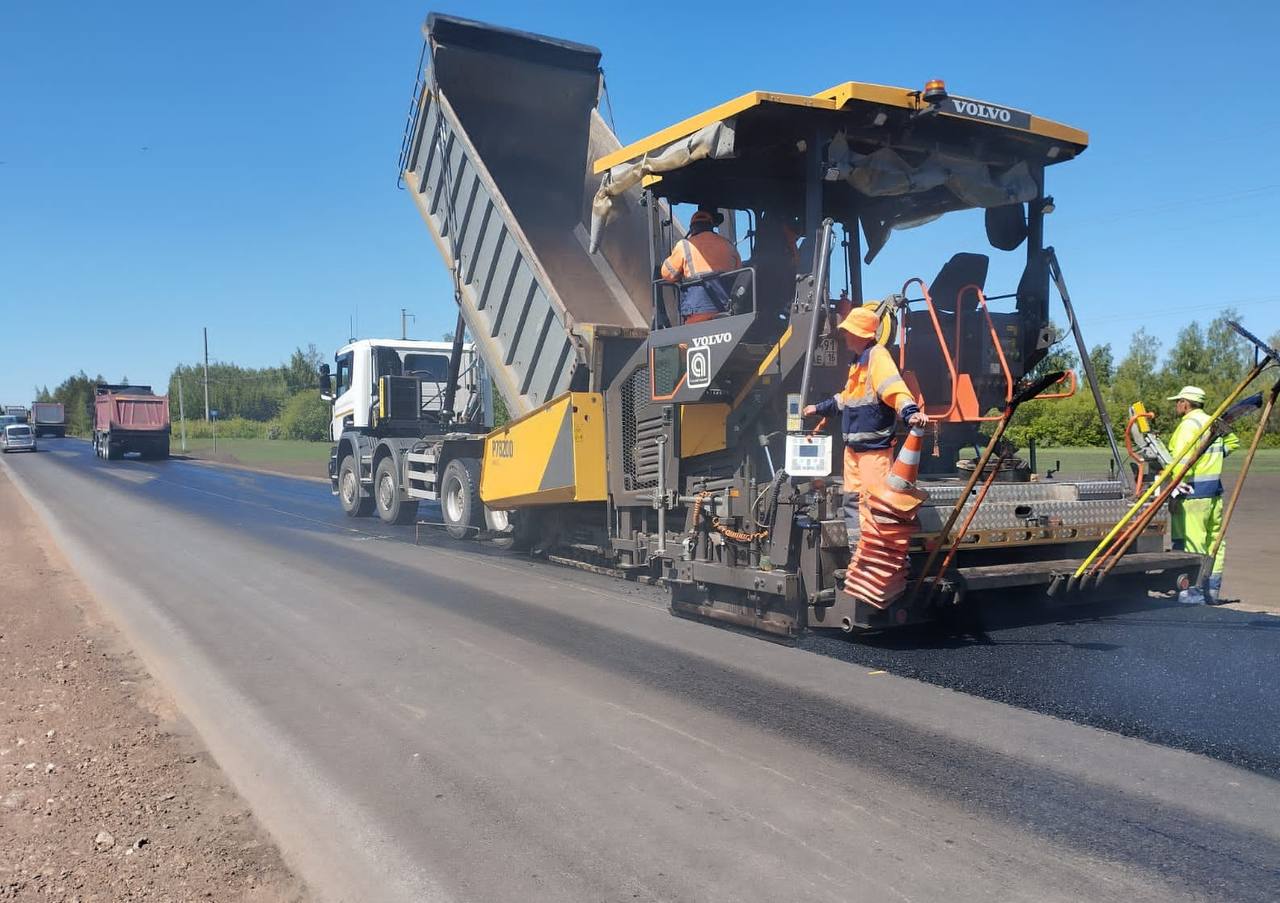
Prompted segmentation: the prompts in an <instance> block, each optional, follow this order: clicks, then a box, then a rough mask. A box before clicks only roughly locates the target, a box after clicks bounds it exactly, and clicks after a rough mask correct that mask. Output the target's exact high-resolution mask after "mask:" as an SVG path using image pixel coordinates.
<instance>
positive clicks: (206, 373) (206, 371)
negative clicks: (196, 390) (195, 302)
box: [204, 326, 209, 421]
mask: <svg viewBox="0 0 1280 903" xmlns="http://www.w3.org/2000/svg"><path fill="white" fill-rule="evenodd" d="M204 419H205V420H206V421H208V419H209V327H208V326H206V327H205V328H204Z"/></svg>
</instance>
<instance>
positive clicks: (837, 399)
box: [831, 392, 844, 411]
mask: <svg viewBox="0 0 1280 903" xmlns="http://www.w3.org/2000/svg"><path fill="white" fill-rule="evenodd" d="M831 400H832V401H834V402H835V403H836V410H837V411H843V410H844V399H843V398H841V397H840V393H839V392H837V393H836V394H835V395H832V396H831Z"/></svg>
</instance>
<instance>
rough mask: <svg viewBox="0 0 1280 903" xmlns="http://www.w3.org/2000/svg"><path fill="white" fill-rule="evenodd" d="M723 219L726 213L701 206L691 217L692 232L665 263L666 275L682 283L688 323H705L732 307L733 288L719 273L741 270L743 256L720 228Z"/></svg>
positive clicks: (682, 306) (683, 308)
mask: <svg viewBox="0 0 1280 903" xmlns="http://www.w3.org/2000/svg"><path fill="white" fill-rule="evenodd" d="M722 222H724V214H722V213H720V212H718V211H711V210H704V209H702V208H698V212H697V213H695V214H694V215H693V217H692V218H691V219H690V220H689V232H688V234H687V235H685V237H684V238H682V239H680V240H679V241H678V242H676V246H675V247H674V248H672V249H671V255H670V256H669V257H668V258H667V259H666V260H665V261H664V262H663V264H662V278H663V279H665V280H666V281H667V282H675V283H677V284H679V285H680V317H681V319H682V320H683V321H684V322H685V323H701V322H703V321H704V320H711V319H714V318H715V317H718V316H720V315H721V314H723V313H727V312H728V310H729V291H728V289H727V288H726V287H725V286H724V285H723V284H722V283H721V282H720V280H719V279H717V278H715V274H716V273H723V272H726V271H728V270H736V269H738V268H739V267H741V266H742V258H741V257H740V256H739V255H738V249H737V248H735V247H734V246H733V243H732V242H730V241H729V239H727V238H725V237H724V236H723V235H721V234H720V233H719V232H717V231H716V226H718V225H720V223H722ZM708 277H710V278H708Z"/></svg>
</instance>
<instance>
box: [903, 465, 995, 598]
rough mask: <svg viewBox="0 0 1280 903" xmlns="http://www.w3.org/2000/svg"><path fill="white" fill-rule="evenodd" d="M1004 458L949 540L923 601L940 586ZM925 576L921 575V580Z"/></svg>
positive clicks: (993, 482) (993, 468) (993, 470)
mask: <svg viewBox="0 0 1280 903" xmlns="http://www.w3.org/2000/svg"><path fill="white" fill-rule="evenodd" d="M1004 461H1005V456H1002V457H1001V458H999V459H998V460H997V461H996V464H995V466H994V467H992V468H991V473H990V474H989V475H988V476H987V478H986V480H984V481H983V483H982V489H980V490H978V497H977V498H975V499H974V500H973V505H972V506H971V507H970V508H969V513H968V514H967V515H966V516H965V519H964V523H963V524H961V525H960V529H959V530H957V531H956V535H955V538H954V539H952V540H951V547H950V548H949V549H947V557H946V558H943V559H942V564H940V565H938V571H937V573H936V574H934V575H933V583H932V584H931V585H930V588H929V595H928V596H926V597H925V601H928V600H929V599H932V598H933V596H934V594H935V593H937V591H938V587H939V586H940V585H941V584H942V575H943V574H945V573H946V572H947V568H949V567H951V562H952V561H953V560H954V559H955V557H956V552H958V551H959V550H960V543H962V542H964V538H965V536H966V535H967V534H968V532H969V527H970V526H971V525H972V524H973V519H974V518H975V517H977V516H978V509H979V508H981V507H982V503H983V502H985V501H986V500H987V493H988V492H990V491H991V487H992V486H993V485H995V482H996V480H997V479H998V478H999V476H1000V468H1001V467H1002V466H1003V464H1004ZM927 576H928V575H927V574H923V573H922V574H921V575H920V577H921V579H922V580H923V579H924V578H925V577H927Z"/></svg>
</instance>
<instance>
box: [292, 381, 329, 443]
mask: <svg viewBox="0 0 1280 903" xmlns="http://www.w3.org/2000/svg"><path fill="white" fill-rule="evenodd" d="M280 434H281V435H282V436H283V437H284V438H285V439H313V440H321V439H328V438H329V405H328V403H327V402H325V401H322V400H321V398H320V395H319V393H317V392H316V391H314V390H312V389H304V390H303V391H301V392H299V393H297V394H296V395H294V396H293V397H292V398H290V399H289V400H288V402H286V403H285V406H284V410H283V411H281V412H280Z"/></svg>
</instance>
